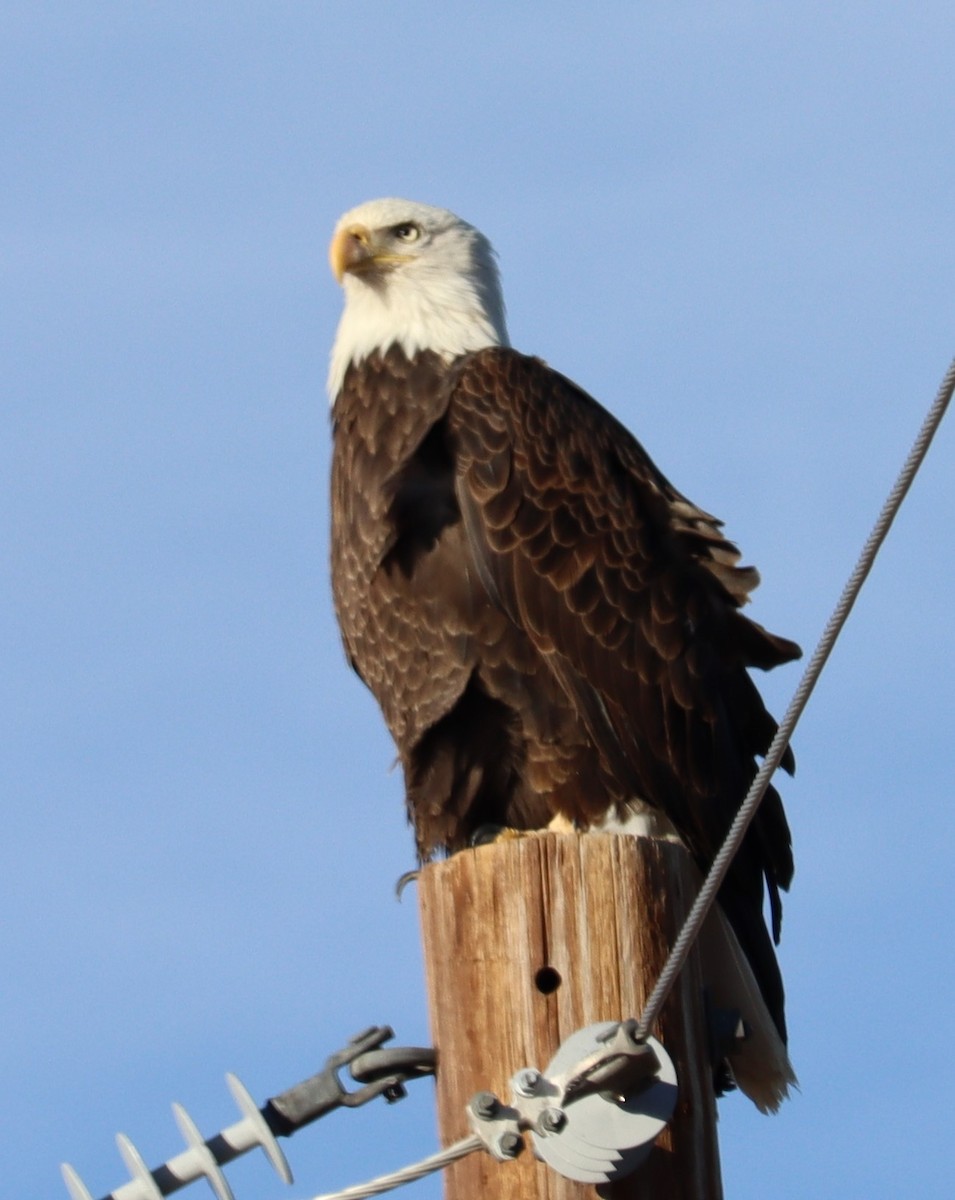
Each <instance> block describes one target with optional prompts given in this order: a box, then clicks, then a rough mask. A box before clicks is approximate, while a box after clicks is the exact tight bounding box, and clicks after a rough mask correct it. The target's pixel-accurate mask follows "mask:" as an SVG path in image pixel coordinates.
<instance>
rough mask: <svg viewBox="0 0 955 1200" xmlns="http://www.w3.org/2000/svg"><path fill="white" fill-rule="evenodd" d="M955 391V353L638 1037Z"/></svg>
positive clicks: (696, 927)
mask: <svg viewBox="0 0 955 1200" xmlns="http://www.w3.org/2000/svg"><path fill="white" fill-rule="evenodd" d="M953 392H955V359H953V361H952V363H951V365H950V366H949V368H948V371H947V372H946V373H945V377H944V379H943V380H942V382H941V384H940V386H939V389H938V393H937V395H936V397H935V400H934V402H933V403H932V406H931V408H930V409H929V411H928V414H927V415H926V417H925V420H924V421H923V422H922V427H921V429H920V430H919V433H918V436H917V437H916V439H915V442H914V443H913V445H912V449H911V450H910V451H909V455H908V458H907V459H906V460H905V463H904V465H903V467H902V470H901V471H900V472H899V476H898V479H897V480H896V481H895V486H894V487H893V488H892V490H891V492H889V495H888V497H887V498H886V501H885V503H884V505H883V506H882V511H881V512H880V513H879V518H878V520H877V521H876V523H875V525H874V527H873V529H872V532H871V533H870V534H869V537H868V539H867V541H866V543H865V545H864V546H863V547H862V551H861V553H860V555H859V559H858V561H857V562H856V565H855V569H854V570H853V572H852V574H851V575H850V576H849V579H848V581H847V582H846V585H845V587H844V588H843V591H842V595H841V596H840V597H839V602H838V604H837V605H836V607H835V609H834V610H833V613H832V616H831V617H830V618H829V621H828V623H827V625H826V627H825V629H824V630H823V632H822V636H821V637H820V639H819V644H818V645H817V646H816V649H815V652H814V653H813V656H812V658H811V659H810V660H809V663H808V665H807V667H806V670H805V671H804V673H803V676H802V679H801V680H800V681H799V686H798V687H797V688H796V691H795V694H794V695H793V698H792V700H791V702H790V705H789V708H788V710H787V711H786V715H785V716H784V717H783V719H782V721H781V722H780V724H779V728H778V730H777V731H776V736H775V737H774V738H773V740H772V743H771V744H770V747H769V750H768V751H767V753H766V757H765V758H764V760H763V763H762V766H761V767H760V768H759V770H758V771H757V773H756V778H755V779H754V780H753V782H752V785H751V787H750V789H749V792H748V793H747V795H746V799H745V800H744V801H743V804H742V806H741V807H740V809H739V812H738V813H737V814H736V818H735V819H734V821H733V823H732V825H731V826H730V828H729V832H728V833H727V835H726V838H725V840H724V842H723V845H722V846H721V847H720V850H719V853H718V854H717V856H716V858H715V859H714V860H713V865H712V866H711V867H710V870H709V873H708V874H707V876H706V879H705V880H704V881H703V886H702V887H701V888H700V891H699V895H698V896H697V897H696V900H695V901H694V903H693V906H692V908H691V909H690V912H689V914H688V915H687V918H686V921H685V922H684V924H683V928H682V929H681V930H680V935H679V937H678V938H677V940H676V942H675V943H674V945H673V949H672V950H671V951H670V955H669V957H668V958H667V961H666V962H665V963H664V965H663V970H662V971H661V972H660V976H659V978H658V979H657V982H656V985H655V987H654V989H653V991H652V992H651V993H650V996H649V998H648V1000H647V1003H646V1005H645V1006H644V1010H643V1015H642V1016H641V1018H640V1024H639V1026H638V1028H637V1033H636V1036H637V1037H638V1038H641V1039H642V1038H646V1037H648V1036H649V1034H650V1031H651V1029H652V1028H653V1026H654V1025H655V1023H656V1021H657V1018H658V1017H659V1015H660V1010H661V1009H662V1008H663V1005H664V1004H665V1002H666V999H667V996H669V994H670V990H671V989H672V987H673V984H674V982H675V980H676V977H677V975H679V973H680V971H681V970H682V969H683V966H684V964H685V963H686V960H687V957H688V956H689V953H690V950H691V949H692V947H693V943H694V941H695V940H696V938H697V936H698V934H699V932H700V929H701V927H702V925H703V922H704V921H705V920H706V915H707V913H708V912H709V911H710V908H711V906H712V904H713V901H714V900H715V899H716V893H717V892H718V891H719V888H720V885H721V884H722V882H723V879H724V877H725V875H726V872H727V870H728V869H729V865H730V863H731V862H732V860H733V856H734V855H735V854H736V851H737V850H738V849H739V847H740V843H741V842H742V840H743V836H744V834H745V833H746V830H747V828H748V827H749V824H750V822H751V821H752V819H753V817H754V815H755V813H756V810H757V808H758V807H759V802H760V801H761V800H762V798H763V795H764V793H765V791H766V788H767V786H768V785H769V780H770V777H771V776H772V774H773V772H774V771H775V770H776V768H777V767H778V766H779V763H780V761H781V759H782V757H783V754H784V753H785V751H786V747H787V746H788V745H789V739H790V738H791V737H792V733H793V730H794V729H795V727H796V722H797V721H798V720H799V718H800V716H801V715H802V711H803V709H804V708H805V706H806V702H807V701H808V699H809V697H810V695H811V694H812V690H813V688H814V687H815V686H816V682H817V680H818V679H819V676H820V675H821V674H822V669H823V667H824V666H825V665H826V660H827V659H828V658H829V654H830V652H831V651H832V648H833V646H834V645H835V642H836V639H837V638H838V636H839V634H840V633H841V631H842V627H843V625H844V624H845V623H846V619H847V618H848V616H849V613H850V612H851V611H852V606H853V605H854V604H855V601H856V598H857V597H858V595H859V592H860V591H861V589H862V585H863V584H864V583H865V580H866V577H867V575H868V574H869V571H870V570H871V568H872V564H873V563H874V562H875V557H876V555H877V554H878V552H879V548H880V547H881V545H882V543H883V541H884V540H885V536H886V534H887V533H888V532H889V529H890V527H891V525H892V522H893V521H894V519H895V516H896V514H897V513H898V511H899V508H900V507H901V505H902V501H903V500H904V499H905V495H906V493H907V492H908V490H909V487H910V486H911V484H912V481H913V479H914V478H915V476H916V474H917V472H918V469H919V467H920V466H921V465H922V460H923V459H924V458H925V455H926V452H927V451H928V448H929V446H930V445H931V442H932V439H933V438H934V436H935V433H936V431H937V430H938V427H939V425H940V424H941V422H942V418H943V417H944V416H945V410H946V409H947V408H948V403H949V401H950V400H951V398H952V393H953Z"/></svg>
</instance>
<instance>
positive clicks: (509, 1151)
mask: <svg viewBox="0 0 955 1200" xmlns="http://www.w3.org/2000/svg"><path fill="white" fill-rule="evenodd" d="M494 1149H495V1151H496V1153H497V1155H498V1157H499V1158H517V1156H518V1154H520V1152H521V1151H522V1150H523V1149H524V1139H523V1138H522V1137H521V1135H520V1134H519V1133H514V1132H513V1131H512V1130H510V1129H508V1130H506V1131H505V1132H504V1133H502V1134H501V1136H500V1137H499V1138H497V1140H496V1141H495V1143H494Z"/></svg>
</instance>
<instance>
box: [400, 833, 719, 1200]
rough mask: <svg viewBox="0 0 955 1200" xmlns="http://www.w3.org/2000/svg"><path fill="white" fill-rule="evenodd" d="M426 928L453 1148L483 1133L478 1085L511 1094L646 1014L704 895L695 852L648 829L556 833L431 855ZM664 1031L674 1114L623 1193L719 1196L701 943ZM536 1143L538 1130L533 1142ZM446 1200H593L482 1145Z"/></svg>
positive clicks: (629, 1196)
mask: <svg viewBox="0 0 955 1200" xmlns="http://www.w3.org/2000/svg"><path fill="white" fill-rule="evenodd" d="M418 891H419V897H420V908H421V924H422V932H423V938H424V953H425V967H426V971H427V980H428V996H429V1004H430V1010H431V1028H432V1035H433V1039H434V1044H435V1046H436V1047H437V1050H438V1076H437V1100H438V1121H439V1126H440V1136H441V1143H442V1145H449V1144H450V1143H452V1142H454V1141H456V1140H458V1139H459V1138H461V1137H464V1136H466V1135H467V1134H468V1133H469V1132H470V1130H469V1128H468V1124H467V1117H466V1114H465V1107H466V1105H467V1103H468V1101H469V1100H470V1099H471V1097H472V1096H473V1095H474V1094H475V1093H476V1092H478V1091H491V1092H494V1093H495V1094H496V1095H497V1096H498V1097H500V1098H501V1099H502V1100H503V1101H504V1102H505V1103H506V1102H507V1100H508V1098H509V1094H510V1089H509V1080H510V1079H511V1077H512V1076H513V1074H514V1073H515V1072H516V1071H517V1070H519V1069H520V1068H521V1067H526V1066H531V1067H536V1068H538V1069H540V1070H543V1069H544V1068H546V1066H547V1064H548V1062H549V1061H550V1059H551V1058H552V1057H553V1055H554V1053H555V1052H556V1050H557V1049H558V1047H559V1046H560V1044H561V1043H562V1042H563V1041H564V1040H565V1039H566V1038H567V1037H569V1035H570V1034H572V1033H573V1032H575V1030H578V1029H581V1028H583V1027H585V1026H588V1025H593V1024H595V1023H597V1022H598V1021H619V1020H622V1019H625V1018H627V1017H639V1016H640V1013H641V1011H642V1008H643V1004H644V1000H645V998H646V997H647V995H648V994H649V992H650V990H651V989H652V987H653V984H654V983H655V982H656V979H657V976H658V974H659V972H660V969H661V967H662V966H663V963H664V961H665V959H666V956H667V951H668V949H669V947H670V946H671V945H672V943H673V941H674V939H675V938H676V936H677V934H678V932H679V929H680V926H681V924H682V922H683V920H684V918H685V916H686V913H687V912H688V910H689V907H690V905H691V903H692V901H693V896H694V895H695V891H696V882H695V876H694V874H693V872H692V870H691V869H690V867H689V863H688V860H687V856H686V853H685V852H684V851H683V850H682V849H680V848H679V847H677V846H674V845H670V844H669V843H665V842H659V841H654V840H652V839H649V838H639V839H638V838H633V837H629V836H622V835H608V834H581V835H569V834H554V833H544V834H535V835H533V836H528V837H522V838H514V839H507V840H504V841H500V842H498V843H496V844H494V845H490V846H483V847H481V848H479V849H476V850H472V851H465V852H464V853H461V854H457V855H455V856H454V857H453V858H451V859H449V860H448V861H446V862H441V863H437V864H432V865H430V866H428V867H426V868H425V869H424V870H423V871H422V872H421V875H420V877H419V886H418ZM656 1032H657V1036H658V1037H659V1038H660V1041H661V1042H662V1043H663V1045H664V1047H665V1048H666V1050H667V1053H668V1054H669V1055H670V1057H671V1058H672V1059H673V1060H674V1063H675V1065H676V1070H677V1080H678V1085H679V1098H678V1100H677V1107H676V1110H675V1112H674V1114H673V1119H672V1121H671V1123H670V1125H669V1126H668V1127H667V1128H666V1129H665V1130H664V1132H663V1133H662V1134H661V1135H660V1137H659V1138H658V1140H657V1143H656V1145H655V1146H654V1148H653V1150H652V1151H651V1153H650V1157H649V1158H648V1160H647V1161H646V1162H645V1163H644V1164H643V1166H641V1167H640V1168H638V1170H637V1171H636V1172H634V1174H633V1175H630V1176H628V1177H627V1178H625V1179H622V1180H618V1181H616V1182H615V1183H613V1184H611V1185H607V1186H606V1187H602V1188H601V1189H600V1192H599V1194H600V1195H601V1196H607V1197H612V1198H613V1200H651V1198H652V1200H660V1198H661V1197H666V1198H667V1200H720V1197H721V1196H722V1188H721V1185H720V1171H719V1153H718V1148H717V1140H716V1107H715V1100H714V1096H713V1088H712V1083H711V1069H710V1065H709V1055H708V1044H707V1034H706V1029H705V1026H704V1021H703V1009H702V978H701V973H700V966H699V962H698V960H697V958H696V955H695V952H694V954H693V955H691V958H690V960H689V962H688V964H687V966H686V968H685V969H684V970H683V972H682V973H681V975H680V978H679V979H678V981H677V983H676V986H675V987H674V990H673V992H672V993H671V994H670V998H669V1000H668V1002H667V1004H666V1006H665V1008H664V1010H663V1013H662V1016H661V1019H660V1022H659V1026H658V1029H657V1031H656ZM528 1141H529V1139H528ZM445 1180H446V1182H445V1197H446V1200H476V1198H477V1197H480V1198H481V1200H594V1196H595V1191H594V1189H593V1188H592V1187H591V1186H589V1185H585V1184H579V1183H574V1182H572V1181H570V1180H568V1179H564V1178H563V1177H561V1176H560V1175H558V1174H556V1172H554V1171H552V1170H551V1169H550V1168H549V1167H547V1166H545V1165H544V1164H543V1163H540V1162H538V1161H536V1160H535V1158H534V1156H533V1154H532V1153H531V1150H530V1147H529V1146H528V1148H527V1149H526V1150H525V1152H524V1153H523V1154H522V1155H521V1156H520V1158H518V1159H517V1160H516V1161H514V1162H506V1163H499V1162H496V1161H495V1160H494V1159H492V1158H491V1157H490V1156H489V1155H487V1154H482V1153H475V1154H472V1155H470V1156H469V1157H467V1158H465V1159H462V1160H461V1161H460V1162H458V1163H455V1164H454V1165H453V1166H452V1167H450V1168H449V1169H448V1171H447V1172H446V1175H445Z"/></svg>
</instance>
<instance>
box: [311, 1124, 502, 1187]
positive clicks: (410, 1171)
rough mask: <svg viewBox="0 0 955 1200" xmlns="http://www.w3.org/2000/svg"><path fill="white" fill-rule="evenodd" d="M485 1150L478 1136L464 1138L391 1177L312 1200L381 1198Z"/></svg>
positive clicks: (380, 1177)
mask: <svg viewBox="0 0 955 1200" xmlns="http://www.w3.org/2000/svg"><path fill="white" fill-rule="evenodd" d="M483 1149H484V1143H483V1142H482V1141H481V1139H480V1138H479V1137H478V1136H477V1134H476V1133H472V1134H471V1136H470V1137H466V1138H462V1139H461V1140H460V1141H459V1142H454V1143H452V1144H451V1145H450V1146H448V1147H447V1149H445V1150H439V1151H438V1153H437V1154H432V1155H430V1156H429V1157H428V1158H423V1159H421V1161H420V1162H417V1163H412V1164H411V1166H409V1167H402V1168H401V1170H400V1171H392V1172H391V1174H390V1175H379V1176H378V1178H377V1179H371V1180H369V1181H368V1182H367V1183H356V1184H355V1185H354V1186H353V1187H347V1188H345V1189H344V1190H343V1191H341V1192H325V1193H323V1194H322V1195H321V1196H315V1197H313V1200H363V1197H365V1196H380V1195H381V1194H382V1192H390V1191H391V1190H392V1188H396V1187H401V1185H402V1184H405V1183H414V1182H415V1181H416V1180H418V1179H424V1177H425V1176H426V1175H432V1174H433V1173H434V1172H435V1171H441V1170H443V1169H444V1168H445V1167H448V1166H450V1165H451V1163H453V1162H457V1160H458V1159H459V1158H465V1157H466V1156H467V1155H468V1154H473V1153H474V1151H475V1150H483Z"/></svg>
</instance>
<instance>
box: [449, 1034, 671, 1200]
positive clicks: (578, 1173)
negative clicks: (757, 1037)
mask: <svg viewBox="0 0 955 1200" xmlns="http://www.w3.org/2000/svg"><path fill="white" fill-rule="evenodd" d="M636 1027H637V1023H636V1021H623V1022H619V1023H618V1022H605V1023H603V1024H600V1025H591V1026H589V1028H587V1029H579V1030H578V1031H577V1032H576V1033H574V1034H572V1035H571V1036H570V1037H569V1038H568V1039H567V1040H566V1041H565V1042H564V1044H563V1045H562V1046H561V1047H560V1049H559V1050H558V1051H557V1053H556V1054H555V1056H554V1058H553V1059H552V1060H551V1062H550V1063H549V1065H548V1066H547V1068H546V1070H544V1071H538V1070H537V1069H536V1068H534V1067H524V1068H522V1069H521V1070H519V1071H518V1072H517V1073H516V1074H515V1075H514V1076H513V1078H512V1079H511V1099H510V1104H509V1105H504V1104H502V1103H501V1102H500V1101H499V1100H498V1098H497V1097H496V1096H494V1095H493V1094H491V1093H490V1092H478V1094H477V1095H476V1096H474V1097H472V1099H471V1102H470V1104H469V1105H468V1119H469V1121H470V1124H471V1128H472V1129H473V1130H474V1132H475V1133H476V1134H477V1135H478V1137H480V1139H481V1141H482V1142H483V1143H484V1145H485V1147H486V1148H487V1149H488V1150H489V1151H490V1152H491V1154H493V1155H494V1157H495V1158H498V1159H502V1158H513V1157H514V1156H515V1154H516V1153H517V1150H515V1151H514V1152H513V1153H501V1150H502V1145H501V1138H502V1134H504V1135H510V1136H509V1137H507V1138H506V1141H507V1146H508V1147H511V1148H513V1146H514V1137H515V1135H516V1137H517V1138H518V1139H519V1140H520V1133H521V1131H523V1130H528V1131H530V1136H531V1142H532V1145H533V1148H534V1153H535V1154H536V1156H537V1157H538V1158H540V1159H542V1160H543V1161H544V1162H546V1163H547V1164H548V1165H549V1166H551V1167H553V1168H554V1170H555V1171H557V1172H559V1173H560V1174H561V1175H563V1176H565V1177H566V1178H568V1179H573V1180H576V1181H577V1182H579V1183H592V1184H600V1183H609V1182H611V1181H612V1180H614V1179H622V1178H623V1177H624V1176H626V1175H629V1174H630V1173H631V1172H633V1171H635V1170H636V1168H637V1167H638V1166H639V1165H640V1164H641V1163H642V1162H643V1160H644V1159H645V1158H646V1157H647V1155H648V1154H649V1153H650V1150H651V1148H652V1146H653V1143H654V1141H655V1140H656V1137H657V1135H658V1134H659V1133H660V1131H661V1130H662V1129H663V1128H664V1127H665V1126H666V1124H667V1122H668V1121H669V1119H670V1116H671V1115H672V1113H673V1109H674V1107H675V1105H676V1098H677V1086H676V1071H675V1069H674V1066H673V1063H672V1061H671V1060H670V1058H669V1056H668V1055H667V1053H666V1051H665V1050H664V1049H663V1047H662V1045H661V1044H660V1043H659V1042H658V1041H657V1040H656V1039H655V1038H648V1039H647V1041H646V1042H638V1041H636V1040H635V1038H634V1032H635V1030H636Z"/></svg>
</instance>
